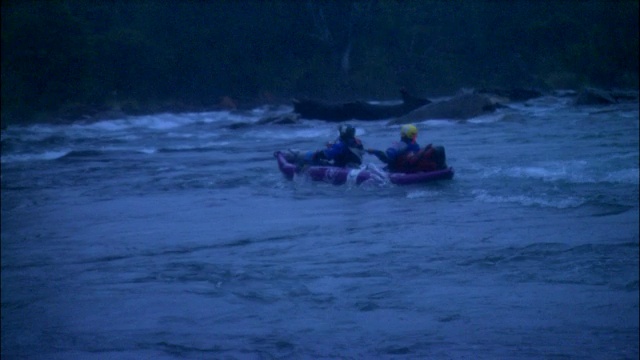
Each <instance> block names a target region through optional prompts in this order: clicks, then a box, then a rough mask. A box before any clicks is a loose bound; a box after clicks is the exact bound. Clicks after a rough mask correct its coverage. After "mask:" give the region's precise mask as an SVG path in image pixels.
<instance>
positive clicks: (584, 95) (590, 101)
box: [575, 88, 617, 105]
mask: <svg viewBox="0 0 640 360" xmlns="http://www.w3.org/2000/svg"><path fill="white" fill-rule="evenodd" d="M615 103H617V100H616V99H615V98H614V97H613V96H612V95H611V93H610V92H608V91H604V90H600V89H595V88H585V89H583V90H582V91H580V93H579V94H578V96H577V97H576V100H575V104H576V105H609V104H615Z"/></svg>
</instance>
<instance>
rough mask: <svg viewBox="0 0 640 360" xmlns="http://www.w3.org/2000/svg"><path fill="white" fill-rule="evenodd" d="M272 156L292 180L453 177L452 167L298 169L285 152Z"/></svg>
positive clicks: (336, 181) (422, 180) (335, 181)
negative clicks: (401, 170) (420, 169)
mask: <svg viewBox="0 0 640 360" xmlns="http://www.w3.org/2000/svg"><path fill="white" fill-rule="evenodd" d="M273 156H275V158H276V159H277V160H278V167H279V168H280V171H281V172H282V174H284V176H285V177H286V178H287V179H289V180H293V177H294V176H295V175H301V176H308V177H309V178H310V179H312V180H314V181H324V182H328V183H332V184H335V185H341V184H344V183H346V182H350V183H355V184H358V185H359V184H361V183H363V182H365V181H367V180H373V181H379V182H386V181H388V182H391V183H393V184H397V185H410V184H420V183H427V182H432V181H436V180H449V179H452V178H453V174H454V171H453V168H452V167H448V168H446V169H442V170H435V171H429V172H416V173H411V174H406V173H387V172H384V171H379V170H375V169H350V168H340V167H335V166H306V167H304V168H302V169H299V168H298V167H297V166H296V164H293V163H290V162H289V161H287V157H286V156H285V153H284V152H282V151H276V152H275V153H274V154H273Z"/></svg>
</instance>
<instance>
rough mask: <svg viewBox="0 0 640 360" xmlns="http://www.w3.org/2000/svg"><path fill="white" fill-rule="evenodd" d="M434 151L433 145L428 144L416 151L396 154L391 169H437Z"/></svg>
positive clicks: (399, 170) (416, 170)
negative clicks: (396, 156)
mask: <svg viewBox="0 0 640 360" xmlns="http://www.w3.org/2000/svg"><path fill="white" fill-rule="evenodd" d="M434 153H435V151H434V149H433V146H431V144H429V145H427V146H425V147H424V148H423V149H421V150H420V151H418V152H416V153H414V152H408V153H406V154H403V155H401V156H398V158H397V159H396V161H395V163H394V164H393V170H394V171H396V172H403V173H415V172H420V171H433V170H437V169H438V164H437V163H436V160H435V159H434V156H433V155H434Z"/></svg>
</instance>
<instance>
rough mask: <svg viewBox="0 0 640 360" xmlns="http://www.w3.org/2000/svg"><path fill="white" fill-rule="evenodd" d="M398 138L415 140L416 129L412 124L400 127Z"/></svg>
mask: <svg viewBox="0 0 640 360" xmlns="http://www.w3.org/2000/svg"><path fill="white" fill-rule="evenodd" d="M400 136H402V137H404V138H408V139H415V138H416V136H418V128H417V127H416V126H415V125H413V124H406V125H402V127H401V128H400Z"/></svg>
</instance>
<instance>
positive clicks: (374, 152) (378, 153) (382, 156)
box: [367, 149, 389, 164]
mask: <svg viewBox="0 0 640 360" xmlns="http://www.w3.org/2000/svg"><path fill="white" fill-rule="evenodd" d="M367 154H371V155H374V156H375V157H377V158H378V159H379V160H380V161H382V162H383V163H385V164H388V163H389V157H388V156H387V154H386V153H385V152H384V151H382V150H376V149H367Z"/></svg>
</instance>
